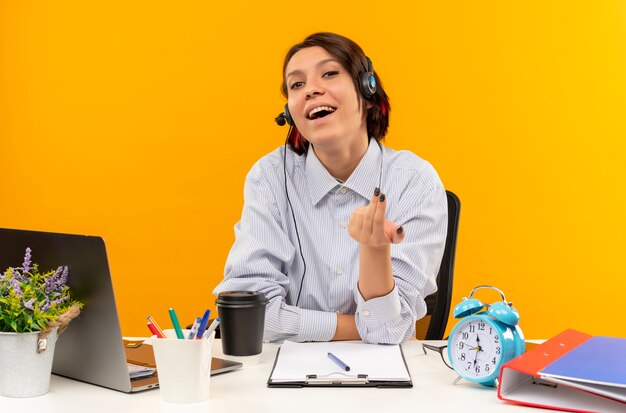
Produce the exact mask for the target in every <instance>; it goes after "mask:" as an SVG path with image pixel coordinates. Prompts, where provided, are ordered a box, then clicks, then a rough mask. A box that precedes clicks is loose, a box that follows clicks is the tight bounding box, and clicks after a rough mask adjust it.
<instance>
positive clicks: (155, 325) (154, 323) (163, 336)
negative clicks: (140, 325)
mask: <svg viewBox="0 0 626 413" xmlns="http://www.w3.org/2000/svg"><path fill="white" fill-rule="evenodd" d="M146 318H147V319H148V321H149V322H151V323H152V325H153V326H154V327H156V329H157V330H158V331H159V334H161V336H162V338H165V333H164V332H163V330H162V329H161V327H159V325H158V324H157V322H156V320H155V319H154V318H153V317H152V316H151V315H149V316H148V317H146Z"/></svg>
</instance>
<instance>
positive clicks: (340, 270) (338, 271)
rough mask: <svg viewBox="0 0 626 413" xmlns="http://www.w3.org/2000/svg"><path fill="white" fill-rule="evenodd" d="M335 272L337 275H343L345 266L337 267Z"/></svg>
mask: <svg viewBox="0 0 626 413" xmlns="http://www.w3.org/2000/svg"><path fill="white" fill-rule="evenodd" d="M335 273H336V274H337V275H343V268H337V270H335Z"/></svg>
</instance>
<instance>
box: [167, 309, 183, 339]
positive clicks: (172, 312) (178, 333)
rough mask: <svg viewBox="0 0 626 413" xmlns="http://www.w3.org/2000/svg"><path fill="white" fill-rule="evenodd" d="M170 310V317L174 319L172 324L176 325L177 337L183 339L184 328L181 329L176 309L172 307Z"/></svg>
mask: <svg viewBox="0 0 626 413" xmlns="http://www.w3.org/2000/svg"><path fill="white" fill-rule="evenodd" d="M168 311H169V313H170V318H171V319H172V324H173V325H174V331H176V337H178V339H179V340H183V339H184V338H185V336H184V335H183V330H181V329H180V323H179V322H178V317H177V316H176V311H174V309H173V308H170V309H169V310H168Z"/></svg>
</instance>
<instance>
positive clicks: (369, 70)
mask: <svg viewBox="0 0 626 413" xmlns="http://www.w3.org/2000/svg"><path fill="white" fill-rule="evenodd" d="M365 59H366V60H367V66H366V70H365V71H364V72H361V73H360V74H359V91H360V92H361V95H362V96H363V98H365V99H371V98H372V97H373V96H374V95H375V94H376V78H375V77H374V67H373V65H372V61H371V60H370V58H369V57H367V56H365ZM274 121H275V122H276V123H277V124H278V126H284V125H285V124H287V125H289V130H288V131H287V139H289V135H291V131H292V129H293V127H294V125H295V124H294V121H293V118H292V117H291V113H289V104H287V103H285V107H284V109H283V112H282V113H280V114H279V115H278V116H276V118H274ZM287 139H285V150H284V151H283V172H284V175H285V196H286V197H287V203H288V204H289V209H290V210H291V218H292V219H293V226H294V229H295V230H296V238H297V239H298V249H299V252H300V258H302V280H301V281H300V288H299V289H298V297H297V298H296V304H295V305H296V307H297V306H298V303H299V302H300V295H301V294H302V286H304V277H305V276H306V261H305V260H304V253H303V252H302V242H301V241H300V233H299V232H298V224H297V223H296V215H295V213H294V212H293V206H292V205H291V199H289V191H288V190H287ZM376 143H377V144H378V147H379V148H380V155H381V156H380V171H379V174H378V188H380V186H381V183H382V177H383V147H382V145H381V144H380V142H378V141H376Z"/></svg>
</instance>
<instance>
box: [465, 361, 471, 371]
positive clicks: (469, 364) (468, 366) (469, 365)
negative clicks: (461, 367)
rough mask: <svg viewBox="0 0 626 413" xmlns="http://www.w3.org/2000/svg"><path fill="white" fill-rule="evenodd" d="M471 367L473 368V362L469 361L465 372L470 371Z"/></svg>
mask: <svg viewBox="0 0 626 413" xmlns="http://www.w3.org/2000/svg"><path fill="white" fill-rule="evenodd" d="M470 367H472V362H471V361H468V362H467V367H466V368H465V370H469V369H470Z"/></svg>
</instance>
